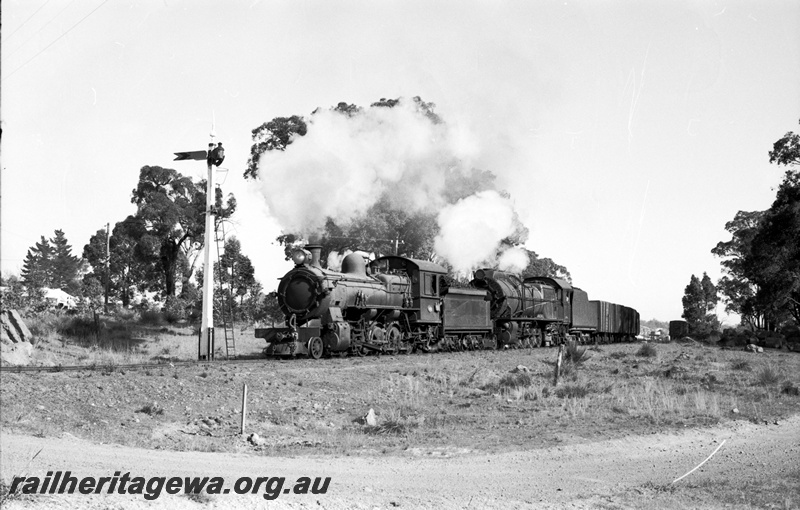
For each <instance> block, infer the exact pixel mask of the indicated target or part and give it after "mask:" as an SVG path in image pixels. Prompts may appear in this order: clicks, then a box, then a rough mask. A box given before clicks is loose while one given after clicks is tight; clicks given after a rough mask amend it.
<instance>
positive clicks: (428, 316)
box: [370, 255, 447, 325]
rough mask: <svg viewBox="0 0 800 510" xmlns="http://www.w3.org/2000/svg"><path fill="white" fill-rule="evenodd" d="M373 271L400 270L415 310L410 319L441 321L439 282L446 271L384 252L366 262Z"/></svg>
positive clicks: (394, 271)
mask: <svg viewBox="0 0 800 510" xmlns="http://www.w3.org/2000/svg"><path fill="white" fill-rule="evenodd" d="M370 269H371V271H372V272H374V273H384V274H402V275H405V276H407V277H408V278H409V279H410V280H411V300H412V301H411V307H412V308H415V309H416V310H418V311H419V312H418V313H416V312H415V313H414V314H413V315H415V316H414V317H413V321H412V322H416V323H423V324H428V325H438V324H440V323H441V315H440V313H439V312H440V311H441V291H442V289H441V285H442V277H443V276H444V275H446V274H447V271H446V270H445V269H444V268H443V267H442V266H440V265H439V264H434V263H433V262H428V261H425V260H417V259H409V258H406V257H399V256H396V255H388V256H385V257H380V258H378V259H375V260H374V261H373V262H372V263H371V264H370Z"/></svg>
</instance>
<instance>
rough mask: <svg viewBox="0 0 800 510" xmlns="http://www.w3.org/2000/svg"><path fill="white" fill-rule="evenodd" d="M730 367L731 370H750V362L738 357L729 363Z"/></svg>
mask: <svg viewBox="0 0 800 510" xmlns="http://www.w3.org/2000/svg"><path fill="white" fill-rule="evenodd" d="M731 369H733V370H751V368H750V362H749V361H747V360H746V359H739V360H736V361H734V362H732V363H731Z"/></svg>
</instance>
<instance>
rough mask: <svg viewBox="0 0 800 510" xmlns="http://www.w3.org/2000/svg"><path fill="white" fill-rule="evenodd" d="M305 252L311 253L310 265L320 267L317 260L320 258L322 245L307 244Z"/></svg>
mask: <svg viewBox="0 0 800 510" xmlns="http://www.w3.org/2000/svg"><path fill="white" fill-rule="evenodd" d="M306 250H308V251H310V252H311V262H310V264H311V265H312V266H314V267H322V266H321V265H320V262H319V259H320V257H322V245H321V244H307V245H306Z"/></svg>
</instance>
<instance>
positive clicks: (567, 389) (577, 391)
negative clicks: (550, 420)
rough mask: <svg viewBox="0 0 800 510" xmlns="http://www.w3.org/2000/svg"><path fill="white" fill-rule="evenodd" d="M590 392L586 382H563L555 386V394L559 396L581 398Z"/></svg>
mask: <svg viewBox="0 0 800 510" xmlns="http://www.w3.org/2000/svg"><path fill="white" fill-rule="evenodd" d="M590 392H591V388H590V386H589V385H588V384H565V385H564V386H561V387H559V388H556V396H557V397H559V398H583V397H585V396H586V395H588V394H589V393H590Z"/></svg>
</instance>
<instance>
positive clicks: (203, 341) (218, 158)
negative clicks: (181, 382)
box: [174, 133, 225, 361]
mask: <svg viewBox="0 0 800 510" xmlns="http://www.w3.org/2000/svg"><path fill="white" fill-rule="evenodd" d="M203 159H205V160H206V163H207V164H208V178H207V181H206V209H205V211H206V232H205V238H204V241H203V244H204V253H203V264H204V265H203V316H202V319H201V321H200V338H199V341H198V346H197V359H198V360H207V361H211V360H213V359H214V270H213V267H212V265H211V264H212V262H211V241H212V235H213V233H214V215H215V213H216V211H215V210H214V199H215V195H216V194H215V192H214V167H215V166H219V165H220V164H221V163H222V160H224V159H225V150H224V149H223V148H222V143H214V134H213V133H212V134H211V142H209V144H208V151H190V152H176V153H175V159H174V161H183V160H196V161H200V160H203Z"/></svg>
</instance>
